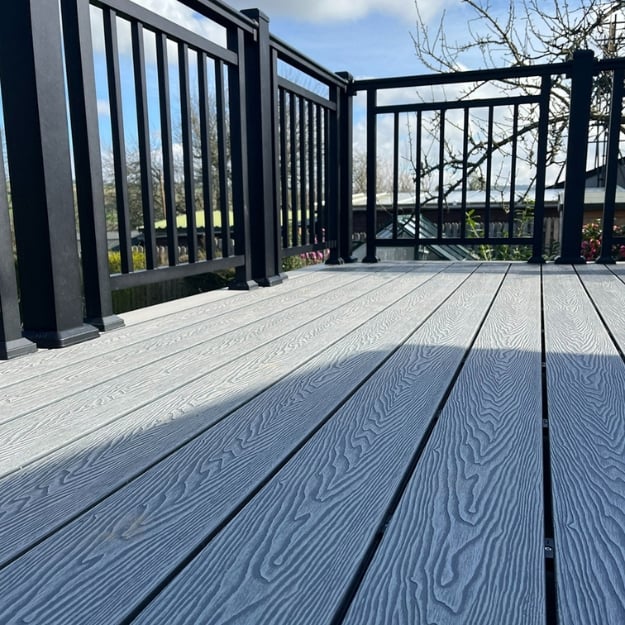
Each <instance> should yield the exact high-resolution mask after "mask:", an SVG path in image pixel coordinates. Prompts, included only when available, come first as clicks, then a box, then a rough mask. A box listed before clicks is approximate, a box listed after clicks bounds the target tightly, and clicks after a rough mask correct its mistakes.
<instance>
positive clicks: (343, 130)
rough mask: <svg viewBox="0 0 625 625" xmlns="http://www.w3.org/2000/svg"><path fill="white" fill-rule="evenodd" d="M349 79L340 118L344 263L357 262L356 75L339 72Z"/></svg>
mask: <svg viewBox="0 0 625 625" xmlns="http://www.w3.org/2000/svg"><path fill="white" fill-rule="evenodd" d="M337 75H338V76H340V77H341V78H344V79H345V80H346V81H347V85H346V87H345V89H341V91H340V94H339V97H340V102H341V106H340V114H341V116H340V119H339V150H340V156H339V165H340V180H339V187H340V191H339V193H340V230H339V256H340V257H341V259H342V260H343V262H344V263H355V262H356V260H357V259H356V258H354V257H353V256H352V246H353V242H352V235H353V232H354V219H353V207H352V176H353V134H354V130H353V120H354V102H353V99H354V92H353V83H354V77H353V76H352V75H351V74H350V73H349V72H338V74H337Z"/></svg>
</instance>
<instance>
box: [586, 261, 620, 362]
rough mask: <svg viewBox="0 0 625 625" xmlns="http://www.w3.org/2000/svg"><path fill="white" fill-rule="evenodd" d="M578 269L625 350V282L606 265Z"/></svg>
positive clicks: (593, 299) (613, 333) (595, 302)
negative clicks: (624, 312)
mask: <svg viewBox="0 0 625 625" xmlns="http://www.w3.org/2000/svg"><path fill="white" fill-rule="evenodd" d="M576 271H577V272H578V273H579V276H580V278H581V281H582V284H583V285H584V287H585V288H586V289H587V290H588V293H589V294H590V297H591V298H592V301H593V302H594V304H595V306H596V307H597V309H598V311H599V313H600V314H601V316H602V317H603V319H604V321H605V323H606V324H607V326H608V327H609V328H610V332H611V334H612V336H613V337H614V340H615V341H616V343H617V345H618V346H619V347H620V349H621V351H623V352H625V315H624V314H623V311H625V284H624V283H623V282H622V281H621V280H620V279H619V278H618V277H617V276H616V275H614V273H612V272H611V271H609V270H608V269H607V268H606V267H605V266H604V265H583V266H580V267H579V268H576Z"/></svg>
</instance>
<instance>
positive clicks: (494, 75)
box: [353, 61, 573, 93]
mask: <svg viewBox="0 0 625 625" xmlns="http://www.w3.org/2000/svg"><path fill="white" fill-rule="evenodd" d="M572 67H573V62H572V61H567V62H565V63H551V64H548V65H532V66H530V67H507V68H503V69H484V70H470V71H466V72H448V73H442V74H418V75H414V76H393V77H389V78H365V79H362V80H355V81H354V83H353V92H354V93H357V92H358V91H365V90H368V89H401V88H404V87H430V86H433V85H444V84H449V83H463V82H480V81H492V80H510V79H512V78H528V77H531V76H550V75H553V74H564V73H568V72H569V71H570V70H571V68H572ZM537 87H538V85H537Z"/></svg>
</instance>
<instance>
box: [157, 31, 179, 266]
mask: <svg viewBox="0 0 625 625" xmlns="http://www.w3.org/2000/svg"><path fill="white" fill-rule="evenodd" d="M156 63H157V71H158V87H159V108H160V117H161V150H162V160H163V193H164V198H163V200H164V202H163V209H164V211H165V219H166V221H167V258H168V262H169V265H170V266H171V267H173V266H175V265H176V264H177V263H178V224H177V223H176V187H175V184H176V182H175V175H174V152H173V136H172V124H171V96H170V85H169V60H168V54H167V35H165V34H164V33H157V35H156Z"/></svg>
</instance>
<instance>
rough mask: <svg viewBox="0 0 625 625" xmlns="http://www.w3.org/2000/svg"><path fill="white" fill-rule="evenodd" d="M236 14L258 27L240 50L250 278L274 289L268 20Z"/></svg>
mask: <svg viewBox="0 0 625 625" xmlns="http://www.w3.org/2000/svg"><path fill="white" fill-rule="evenodd" d="M241 12H242V13H243V14H244V15H246V16H247V17H249V18H250V19H253V20H256V22H257V23H258V31H257V38H256V40H254V39H252V38H251V37H248V38H247V39H246V41H247V45H246V49H245V80H246V83H247V120H248V124H247V148H248V167H249V176H248V181H249V182H248V184H249V190H250V228H251V232H252V240H251V245H252V248H251V255H252V278H253V279H254V280H255V281H256V282H257V283H258V284H259V285H260V286H274V285H276V284H280V283H281V282H282V276H281V275H280V261H281V252H280V248H279V245H280V239H279V237H278V232H279V230H278V225H277V220H278V210H277V197H276V187H275V179H276V176H275V169H274V168H275V167H276V165H275V162H276V153H275V144H276V140H275V136H274V132H276V129H275V128H274V119H273V111H274V105H275V102H276V101H277V99H276V94H275V91H276V89H277V85H276V84H275V81H274V58H273V57H272V54H271V41H270V37H269V18H268V17H267V16H266V15H265V14H264V13H262V12H261V11H259V10H258V9H247V10H245V11H241Z"/></svg>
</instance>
